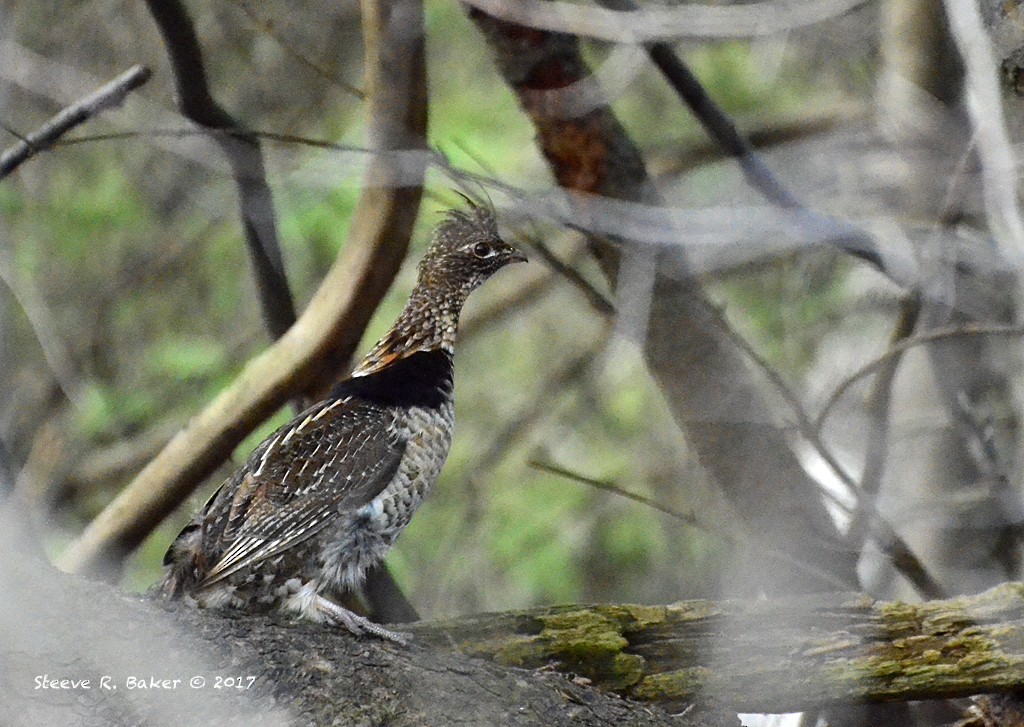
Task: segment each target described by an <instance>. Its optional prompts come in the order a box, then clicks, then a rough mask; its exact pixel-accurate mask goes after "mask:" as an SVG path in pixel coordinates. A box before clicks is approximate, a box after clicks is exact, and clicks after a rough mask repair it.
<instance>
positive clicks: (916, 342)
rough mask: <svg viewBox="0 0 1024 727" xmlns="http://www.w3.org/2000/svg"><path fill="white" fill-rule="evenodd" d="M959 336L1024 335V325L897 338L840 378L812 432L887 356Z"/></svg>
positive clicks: (888, 357) (823, 423) (979, 327)
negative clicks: (885, 349)
mask: <svg viewBox="0 0 1024 727" xmlns="http://www.w3.org/2000/svg"><path fill="white" fill-rule="evenodd" d="M960 336H1024V326H1022V325H1014V324H992V325H984V326H982V325H977V326H960V327H958V328H943V329H940V330H936V331H930V332H928V333H922V334H920V335H918V336H914V337H913V338H908V339H906V340H903V341H900V342H899V343H897V344H895V345H893V346H891V347H890V348H889V349H888V350H887V351H885V352H884V353H882V354H880V355H879V356H878V357H877V358H875V359H873V360H872V361H869V362H868V363H866V364H864V365H863V366H861V367H860V368H859V369H857V370H856V371H854V372H853V373H852V374H850V375H849V376H847V377H846V378H845V379H843V381H842V382H841V383H840V384H839V385H838V386H837V387H836V388H835V389H834V390H833V391H832V394H831V395H830V396H829V397H828V400H827V401H826V402H825V405H824V406H823V407H822V409H821V413H819V414H818V417H817V418H816V419H815V420H814V431H816V432H820V431H821V429H822V427H823V426H824V425H825V420H826V419H827V418H828V417H829V415H830V414H831V413H832V410H833V409H834V408H835V406H836V404H837V403H839V400H840V399H842V398H843V396H845V395H846V392H847V391H849V389H850V387H851V386H853V385H854V384H856V383H857V382H858V381H860V380H861V379H863V378H864V377H865V376H868V375H870V374H872V373H874V372H875V371H877V370H878V369H879V368H880V367H882V366H884V365H885V363H886V362H887V361H888V360H889V359H891V358H894V357H899V356H902V355H903V353H904V352H905V351H907V350H909V349H911V348H915V347H916V346H923V345H925V344H928V343H933V342H935V341H941V340H944V339H946V338H958V337H960Z"/></svg>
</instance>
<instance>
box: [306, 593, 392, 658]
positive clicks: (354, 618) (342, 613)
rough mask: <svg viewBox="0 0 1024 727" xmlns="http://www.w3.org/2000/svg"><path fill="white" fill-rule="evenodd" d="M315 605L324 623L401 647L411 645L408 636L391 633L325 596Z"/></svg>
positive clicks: (316, 601) (318, 598) (320, 597)
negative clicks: (391, 642) (372, 636)
mask: <svg viewBox="0 0 1024 727" xmlns="http://www.w3.org/2000/svg"><path fill="white" fill-rule="evenodd" d="M313 605H314V607H315V608H316V610H317V612H318V615H319V616H320V617H321V618H322V619H323V620H324V621H326V622H327V623H331V624H334V625H336V626H344V627H345V628H346V629H348V630H349V631H351V632H352V633H353V634H355V635H357V636H359V635H361V634H373V635H374V636H376V637H378V638H381V639H386V640H388V641H393V642H395V643H396V644H400V645H401V646H407V645H408V644H409V635H408V634H400V633H396V632H394V631H389V630H388V629H386V628H384V627H383V626H381V625H380V624H378V623H374V622H373V621H371V620H370V619H368V618H365V617H364V616H360V615H359V614H357V613H352V612H351V611H349V610H348V609H347V608H345V607H344V606H339V605H338V604H337V603H335V602H334V601H331V600H330V599H327V598H324V597H323V596H319V595H318V596H316V598H315V599H314V601H313Z"/></svg>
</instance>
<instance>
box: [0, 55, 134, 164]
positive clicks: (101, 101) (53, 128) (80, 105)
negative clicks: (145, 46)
mask: <svg viewBox="0 0 1024 727" xmlns="http://www.w3.org/2000/svg"><path fill="white" fill-rule="evenodd" d="M151 75H152V73H151V72H150V70H149V69H148V68H146V67H144V66H133V67H132V68H130V69H128V70H127V71H125V72H124V73H122V74H121V75H120V76H118V77H117V78H115V79H114V80H113V81H111V82H110V83H107V84H106V85H104V86H102V87H100V88H98V89H96V90H95V91H93V92H92V93H91V94H89V95H88V96H86V97H85V98H83V99H82V100H81V101H78V102H76V103H74V104H72V105H71V106H68V107H67V108H65V109H63V110H62V111H61V112H60V113H58V114H57V115H56V116H54V117H53V118H51V119H50V120H49V121H47V122H46V123H45V124H43V125H42V126H41V127H39V129H37V130H36V131H33V132H32V133H31V134H28V135H27V136H25V137H24V138H22V139H21V142H20V143H18V144H15V145H14V146H12V147H11V148H10V149H8V150H6V151H5V152H4V153H3V154H2V155H0V179H3V178H4V177H6V176H7V175H9V174H10V173H11V172H13V171H14V170H15V169H17V168H18V165H20V164H21V163H22V162H24V161H26V160H27V159H30V158H32V157H33V156H35V155H36V154H38V153H39V152H41V151H44V150H46V149H49V148H50V147H51V146H53V144H54V142H56V141H57V140H58V139H59V138H60V137H61V136H63V135H64V134H66V133H67V132H68V131H70V130H71V129H73V128H75V127H76V126H78V125H80V124H82V123H84V122H86V121H88V120H89V119H90V118H92V117H93V116H95V115H96V114H98V113H100V112H101V111H106V110H107V109H110V108H113V107H115V106H120V105H121V104H122V103H123V102H124V100H125V98H126V97H127V96H128V94H129V93H131V92H132V91H134V90H135V89H137V88H138V87H139V86H141V85H142V84H144V83H145V82H146V81H148V80H149V78H150V76H151Z"/></svg>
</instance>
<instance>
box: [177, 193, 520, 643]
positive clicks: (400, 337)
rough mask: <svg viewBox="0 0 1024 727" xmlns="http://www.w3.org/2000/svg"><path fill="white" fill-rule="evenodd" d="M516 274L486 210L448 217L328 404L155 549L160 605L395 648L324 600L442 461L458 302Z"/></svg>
mask: <svg viewBox="0 0 1024 727" xmlns="http://www.w3.org/2000/svg"><path fill="white" fill-rule="evenodd" d="M525 260H526V258H525V256H523V254H522V253H520V252H519V251H518V250H516V249H515V248H514V247H512V246H511V245H509V244H507V243H505V242H504V241H502V240H501V238H499V237H498V230H497V225H496V222H495V218H494V213H493V212H492V211H491V210H490V209H489V208H487V207H483V206H477V205H474V204H471V205H470V207H469V209H468V210H467V211H464V212H463V211H452V212H449V213H448V215H447V217H446V218H445V220H444V221H443V222H442V223H441V224H440V225H439V226H438V227H437V229H436V230H435V232H434V234H433V237H432V239H431V243H430V246H429V248H428V250H427V252H426V254H425V255H424V256H423V260H422V261H421V262H420V265H419V277H418V280H417V283H416V286H415V288H414V289H413V291H412V294H411V296H410V297H409V301H408V303H407V304H406V306H405V310H403V311H402V314H401V315H400V316H399V317H398V320H397V321H396V322H395V324H394V326H392V327H391V329H390V330H389V331H388V332H387V333H386V334H385V335H384V337H383V338H382V339H381V340H380V341H379V342H378V343H377V345H376V346H374V347H373V349H372V350H371V351H370V352H369V353H368V354H367V355H366V357H365V358H364V359H363V361H362V363H360V364H359V366H358V367H357V368H356V369H355V370H354V371H353V372H352V374H351V376H350V377H349V378H347V379H345V380H344V381H341V382H340V383H338V384H337V385H336V386H335V387H334V389H333V390H332V391H331V394H330V396H329V397H328V398H326V399H325V400H323V401H321V402H319V403H317V404H314V405H313V406H311V407H310V408H308V409H307V410H306V411H304V412H302V413H301V414H299V415H298V416H297V417H295V418H294V419H293V420H292V421H290V422H288V423H287V424H285V425H284V426H283V427H281V428H280V429H278V430H277V431H276V432H274V433H273V434H272V435H270V437H268V438H267V439H266V440H265V441H264V442H263V443H262V444H260V445H259V446H258V447H256V449H255V450H254V451H253V453H252V454H251V455H249V458H248V460H246V462H245V464H244V465H243V466H242V467H241V468H240V469H239V470H238V471H237V472H235V473H234V474H233V475H232V476H231V477H229V478H228V479H227V481H226V482H224V484H223V485H221V487H220V489H218V490H217V492H216V493H215V494H214V495H213V497H211V498H210V500H209V502H207V503H206V506H205V507H204V508H203V509H202V510H201V511H200V512H199V513H198V514H197V515H196V517H195V519H194V520H193V522H192V523H191V524H190V525H188V526H186V527H185V529H184V530H182V532H181V533H180V534H179V535H178V537H177V538H176V539H175V541H174V542H173V543H172V544H171V547H170V548H169V549H168V551H167V555H166V556H165V557H164V564H165V566H166V574H165V577H164V580H163V583H162V584H161V587H160V588H161V591H162V593H163V594H165V595H167V596H170V597H184V598H188V599H191V600H194V601H196V602H197V603H198V604H199V605H201V606H206V607H211V608H215V607H235V608H242V609H247V610H271V609H280V610H284V611H290V612H295V613H298V614H301V615H302V616H304V617H306V618H309V619H311V620H313V621H318V622H327V623H332V624H336V625H340V626H344V627H346V628H348V629H349V630H350V631H352V632H353V633H357V634H358V633H363V632H369V633H373V634H376V635H378V636H381V637H384V638H390V639H393V640H398V641H401V637H400V636H399V635H397V634H393V633H392V632H390V631H388V630H387V629H385V628H383V627H382V626H379V625H377V624H375V623H372V622H371V621H369V620H367V619H365V618H363V617H361V616H358V615H356V614H354V613H352V612H351V611H349V610H347V609H346V608H344V607H343V606H341V605H339V604H338V602H337V597H338V595H339V594H340V593H341V592H343V591H345V590H346V589H351V588H355V587H357V586H359V585H360V584H361V583H362V581H363V578H364V575H365V573H366V571H367V569H368V568H370V567H371V566H373V565H375V564H377V563H378V562H379V561H380V560H381V559H383V557H384V554H385V553H386V552H387V551H388V549H389V548H390V547H391V545H392V544H393V543H394V542H395V539H396V538H397V537H398V535H399V533H401V532H402V530H403V529H404V528H405V526H406V525H407V524H408V523H409V520H410V519H411V518H412V515H413V513H414V512H415V511H416V508H417V507H418V506H419V504H420V503H421V502H422V500H423V498H424V496H425V495H426V494H427V491H428V490H429V489H430V487H431V485H433V484H434V482H435V481H436V480H437V478H438V475H439V474H440V472H441V467H442V465H443V464H444V461H445V458H446V457H447V456H448V450H449V447H450V445H451V438H452V424H453V417H454V406H453V386H454V379H453V361H452V354H453V347H454V345H455V334H456V329H457V326H458V320H459V312H460V311H461V309H462V305H463V303H464V302H465V301H466V297H467V296H468V295H469V294H470V293H471V292H472V291H473V290H474V289H475V288H476V287H477V286H479V285H480V284H481V283H482V282H483V281H484V280H486V279H487V278H488V277H490V276H491V275H492V274H493V273H495V272H496V271H497V270H499V269H500V268H502V267H503V266H505V265H506V264H508V263H511V262H520V261H525Z"/></svg>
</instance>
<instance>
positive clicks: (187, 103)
mask: <svg viewBox="0 0 1024 727" xmlns="http://www.w3.org/2000/svg"><path fill="white" fill-rule="evenodd" d="M146 6H147V7H148V8H149V12H150V14H151V15H152V16H153V20H155V21H156V24H157V27H158V29H159V30H160V35H161V37H162V38H163V40H164V45H166V47H167V55H168V57H169V58H170V61H171V68H172V70H173V72H174V83H175V88H176V90H177V94H178V105H179V107H180V108H181V113H182V114H183V115H184V116H185V117H186V118H188V119H191V120H192V121H194V122H195V123H197V124H199V125H200V126H203V127H205V128H207V129H210V130H211V131H212V132H214V133H212V134H211V136H212V138H213V140H214V141H216V142H217V144H219V145H220V147H221V149H222V150H223V152H224V155H225V156H226V157H227V160H228V163H229V164H230V166H231V173H232V176H233V177H234V180H235V185H236V187H237V188H238V200H239V211H240V212H241V217H242V227H243V229H244V231H245V241H246V247H247V248H248V250H249V257H250V259H251V260H252V266H253V273H254V275H255V277H256V288H257V291H258V293H259V300H260V308H261V310H262V311H263V318H264V320H265V321H266V324H267V328H268V329H269V330H270V332H271V334H272V335H273V336H274V338H277V337H279V336H281V335H282V334H283V333H284V332H285V331H287V330H288V328H289V327H290V326H291V325H292V324H293V323H294V322H295V305H294V303H293V302H292V295H291V291H290V290H289V288H288V281H287V279H286V278H285V273H284V260H283V259H282V257H281V247H280V244H279V242H278V237H277V221H276V219H275V213H274V199H273V194H272V193H271V190H270V185H269V184H267V178H266V177H267V175H266V170H265V169H264V164H263V152H262V151H261V149H260V142H259V139H258V138H257V137H256V135H254V134H252V133H249V132H247V131H244V130H243V129H242V128H241V126H242V125H241V124H240V123H239V122H238V121H236V120H235V118H234V117H233V116H232V115H231V114H229V113H228V112H227V111H226V110H225V109H224V108H223V107H222V106H220V105H219V104H218V103H217V102H216V101H215V100H214V98H213V96H212V95H211V92H210V88H209V84H208V82H207V79H206V68H205V66H204V64H203V55H202V50H201V48H200V47H199V39H198V38H197V37H196V32H195V28H194V27H193V24H192V19H191V17H189V14H188V11H187V10H186V9H185V7H184V5H182V4H181V2H180V1H179V0H146Z"/></svg>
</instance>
